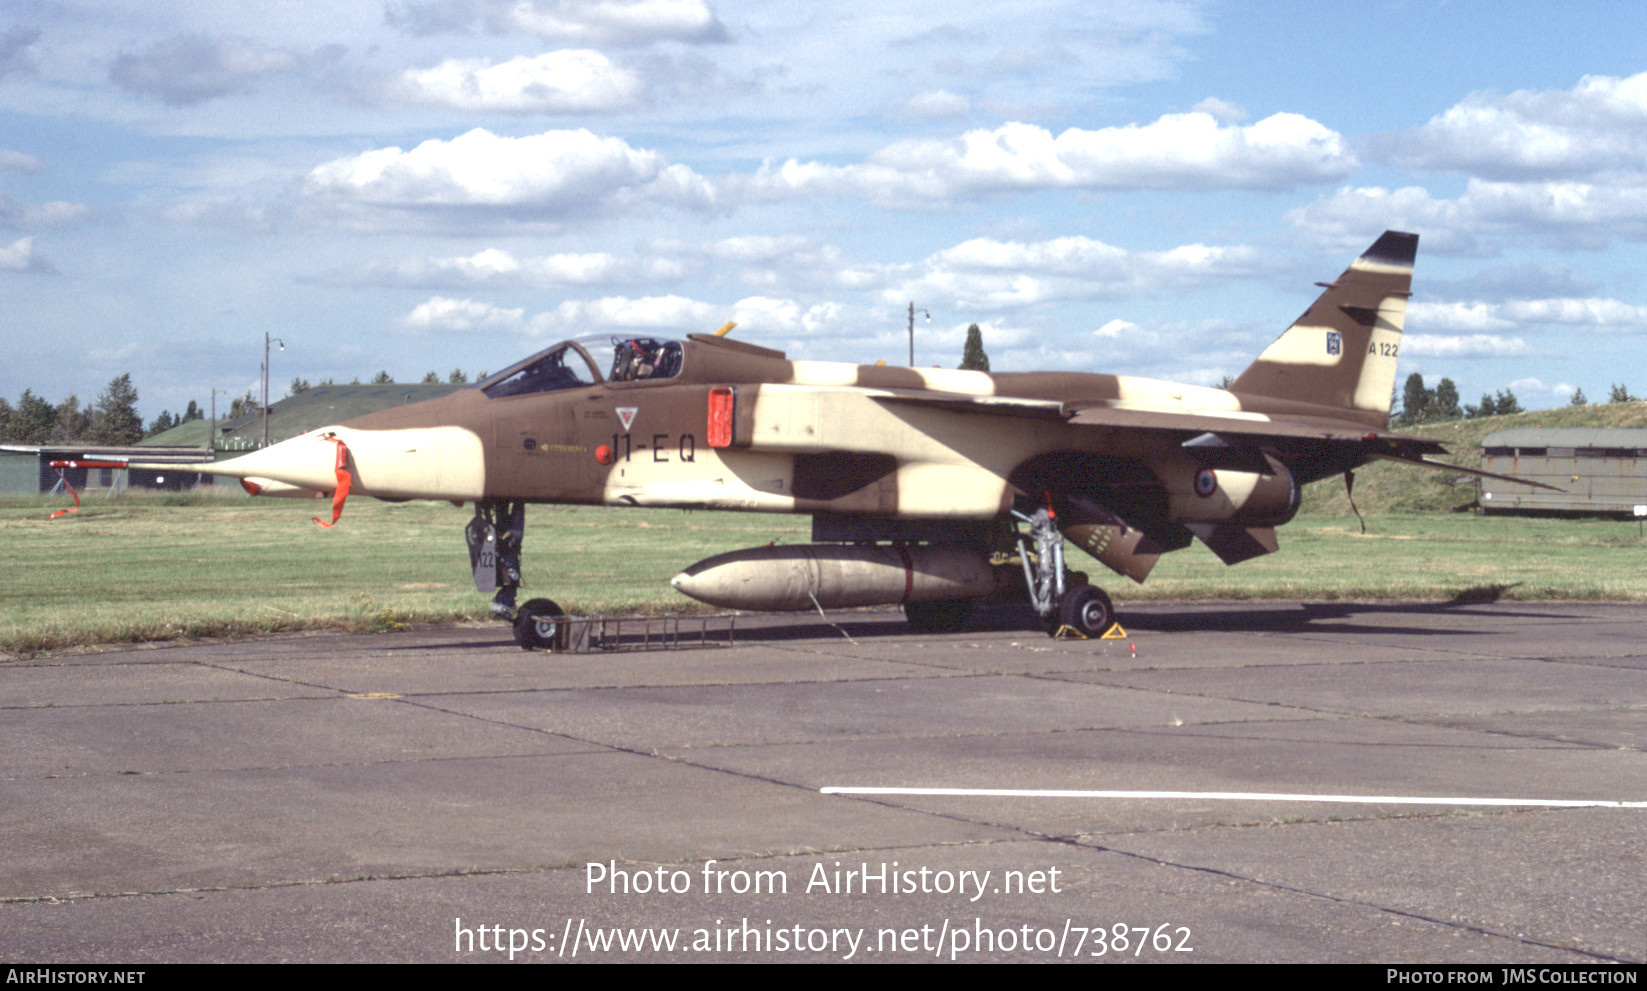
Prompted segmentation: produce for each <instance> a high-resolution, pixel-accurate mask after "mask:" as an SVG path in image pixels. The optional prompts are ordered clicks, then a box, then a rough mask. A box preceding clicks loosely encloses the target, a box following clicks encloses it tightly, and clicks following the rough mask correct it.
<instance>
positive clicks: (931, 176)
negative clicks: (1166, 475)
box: [0, 0, 1647, 417]
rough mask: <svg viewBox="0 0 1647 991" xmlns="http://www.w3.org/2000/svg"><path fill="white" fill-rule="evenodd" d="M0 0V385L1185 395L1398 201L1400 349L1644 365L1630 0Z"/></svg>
mask: <svg viewBox="0 0 1647 991" xmlns="http://www.w3.org/2000/svg"><path fill="white" fill-rule="evenodd" d="M961 6H962V5H958V4H954V3H953V2H943V3H939V2H911V3H888V2H885V0H881V2H875V3H869V2H853V0H846V2H836V3H830V4H817V3H802V2H762V3H734V2H715V0H388V2H385V0H371V2H355V3H349V2H340V0H328V2H325V3H301V2H293V3H280V4H271V3H236V2H226V0H211V2H207V0H193V2H186V0H98V2H95V3H93V2H89V0H87V2H80V3H76V2H55V3H42V2H29V0H13V2H10V3H7V4H6V5H4V6H3V7H0V300H3V301H4V306H3V309H0V313H3V316H0V321H3V322H0V328H3V329H0V337H3V340H4V351H3V354H4V360H3V361H0V395H4V396H5V397H7V398H8V399H11V400H13V401H15V400H16V398H17V396H18V395H19V394H20V393H21V392H22V391H23V389H24V388H25V387H32V388H33V389H35V391H36V392H38V393H41V394H42V395H44V396H46V397H47V398H48V399H50V400H52V401H54V402H56V401H59V400H61V399H62V398H64V397H65V396H67V395H69V394H70V393H75V394H78V395H79V396H80V398H81V399H82V401H90V400H92V399H94V398H95V397H96V395H97V393H98V392H99V391H100V390H101V389H102V388H103V386H104V385H105V384H106V383H107V382H108V381H109V380H110V379H111V378H113V377H114V376H116V375H118V374H121V373H123V372H130V373H131V374H132V376H133V380H134V382H135V384H136V385H137V388H138V390H139V392H140V393H141V395H142V402H141V404H140V406H141V408H142V411H143V412H144V414H145V416H146V417H153V416H155V415H156V414H158V413H159V412H160V410H161V409H162V408H168V409H171V410H173V411H174V412H176V411H178V410H180V409H181V408H182V407H183V406H184V405H185V404H186V403H187V402H188V401H189V400H190V399H194V400H197V401H199V402H201V403H202V404H205V403H206V401H207V399H208V396H209V390H210V389H212V388H217V389H220V390H227V391H230V392H233V393H237V394H238V393H241V392H244V391H246V390H248V389H255V388H256V387H257V384H258V367H259V362H260V361H261V358H262V349H261V345H262V339H263V335H264V334H265V333H270V334H273V335H274V336H276V337H278V338H280V339H282V340H283V341H285V343H286V345H287V349H286V350H285V351H284V352H279V353H277V354H276V355H275V358H274V361H273V363H272V364H273V368H272V372H271V382H272V383H275V388H274V391H275V392H276V393H277V394H279V393H283V392H284V387H285V384H286V383H288V382H290V381H291V380H292V379H293V378H295V377H303V378H307V379H309V380H310V381H319V380H321V379H324V378H332V379H335V380H337V381H349V380H350V379H353V378H356V377H359V378H361V379H363V380H364V379H367V378H370V377H371V376H372V375H373V374H374V373H376V372H377V371H378V370H379V369H384V370H387V371H389V372H390V373H391V374H392V375H393V376H394V377H395V378H396V379H397V380H399V381H416V380H418V379H419V378H421V377H422V376H423V374H424V373H425V372H427V371H430V370H434V371H436V372H438V373H439V374H440V375H441V376H442V377H444V376H445V375H446V374H447V373H448V372H449V371H451V370H452V369H453V368H454V367H458V368H462V369H464V370H466V371H467V372H469V373H470V374H471V375H473V374H474V373H476V372H478V371H481V370H496V369H498V368H500V367H502V366H504V365H506V364H508V363H509V362H511V361H512V360H513V359H515V358H517V357H519V356H521V355H524V354H526V353H528V352H530V351H532V350H535V349H537V348H540V347H543V346H545V345H547V344H548V343H551V342H552V341H554V340H558V339H560V338H562V337H568V336H576V335H580V334H586V333H608V332H609V333H613V334H628V333H634V332H642V333H648V334H659V335H661V334H683V333H686V332H690V331H708V330H713V329H715V328H716V327H718V326H720V324H722V323H724V322H725V321H727V320H736V321H738V323H739V328H738V330H737V331H736V332H735V333H736V334H737V335H738V336H740V337H742V338H744V339H747V340H751V341H756V342H759V343H762V344H767V345H770V346H774V347H780V348H784V349H786V350H788V351H789V352H790V354H791V356H793V357H806V358H817V359H829V360H845V361H862V362H873V361H876V360H880V359H886V360H888V361H889V362H893V363H897V362H900V361H902V360H903V359H904V355H905V347H906V345H905V343H904V341H905V336H904V335H905V323H904V321H905V318H906V314H907V307H908V305H909V303H910V302H911V301H913V302H914V303H915V305H916V306H917V307H919V308H921V309H922V310H924V311H926V312H929V313H930V314H931V316H932V321H931V323H930V324H928V323H925V322H924V321H923V322H920V323H919V325H918V328H917V330H918V335H919V338H918V343H917V361H918V362H919V363H921V364H928V365H930V364H942V365H946V366H953V365H954V364H955V363H956V362H957V361H958V360H959V356H960V353H961V342H962V338H963V335H964V332H965V328H966V326H967V325H968V324H969V323H974V322H976V323H978V324H980V325H981V326H982V327H983V328H984V340H985V347H986V349H987V350H988V351H989V353H990V355H991V358H992V360H993V362H994V367H995V368H996V369H997V370H1034V369H1051V368H1060V369H1077V370H1084V371H1107V372H1124V373H1130V374H1138V375H1150V376H1156V377H1161V378H1170V379H1176V380H1180V381H1189V382H1195V383H1202V384H1211V383H1215V382H1216V381H1217V380H1218V379H1219V378H1220V377H1221V376H1223V375H1226V374H1230V375H1233V374H1236V373H1238V372H1239V371H1240V370H1241V369H1242V368H1243V367H1245V365H1246V364H1247V363H1248V362H1249V361H1250V360H1251V359H1252V357H1253V356H1255V355H1256V354H1257V353H1258V352H1259V351H1260V350H1262V348H1263V347H1264V345H1265V344H1267V343H1268V342H1269V341H1270V340H1271V339H1272V338H1273V337H1274V336H1276V335H1277V334H1278V333H1279V332H1280V331H1281V330H1282V329H1283V328H1284V327H1285V326H1286V324H1287V323H1289V322H1290V321H1291V320H1292V318H1293V317H1295V316H1297V314H1298V313H1299V312H1301V311H1302V310H1303V309H1304V307H1305V306H1306V305H1307V303H1308V302H1309V300H1310V299H1311V298H1313V296H1314V294H1315V292H1316V291H1317V290H1316V289H1315V288H1314V287H1313V285H1312V283H1314V282H1316V281H1324V280H1327V279H1330V278H1331V277H1333V276H1335V275H1337V274H1338V272H1340V271H1341V270H1342V269H1343V268H1344V266H1345V265H1346V264H1347V263H1348V261H1349V260H1350V259H1351V258H1353V257H1354V255H1355V254H1357V253H1358V252H1359V251H1360V250H1361V249H1362V248H1364V247H1365V246H1366V245H1368V244H1370V243H1371V242H1372V241H1373V239H1375V238H1376V237H1377V236H1378V234H1379V233H1381V232H1382V231H1383V230H1385V229H1387V228H1393V229H1398V230H1410V231H1416V232H1418V233H1419V234H1420V235H1421V237H1422V240H1421V242H1420V247H1419V261H1418V272H1417V276H1416V278H1415V282H1414V290H1415V296H1414V299H1413V305H1412V308H1411V310H1410V312H1409V317H1408V326H1407V332H1408V335H1409V336H1408V342H1407V345H1406V347H1404V349H1403V357H1402V369H1401V375H1402V377H1403V378H1404V377H1405V376H1406V375H1407V374H1408V373H1409V372H1412V371H1418V372H1421V373H1423V374H1424V375H1425V376H1426V379H1427V381H1428V382H1429V384H1431V385H1432V386H1433V385H1434V384H1435V383H1436V382H1437V381H1438V380H1439V379H1440V377H1442V376H1448V377H1451V378H1452V379H1453V380H1454V381H1455V382H1457V383H1458V385H1459V388H1460V391H1461V393H1462V394H1463V396H1464V397H1465V398H1466V400H1468V401H1473V400H1474V398H1475V397H1478V396H1480V395H1481V394H1482V393H1483V392H1489V391H1496V390H1498V389H1502V388H1506V387H1510V388H1513V389H1514V391H1515V392H1516V394H1517V395H1518V396H1519V397H1520V398H1521V400H1522V403H1523V405H1526V406H1529V407H1541V406H1551V405H1559V404H1563V403H1565V402H1567V400H1568V399H1569V397H1570V396H1571V393H1572V391H1573V389H1575V388H1582V389H1583V390H1584V392H1585V393H1586V395H1587V396H1588V397H1589V398H1590V399H1592V400H1600V399H1604V398H1605V397H1606V394H1607V391H1608V387H1609V386H1610V385H1611V384H1612V383H1615V382H1622V383H1624V384H1626V385H1627V386H1629V387H1630V389H1631V390H1632V392H1635V393H1637V394H1642V393H1647V363H1644V362H1642V361H1641V360H1640V358H1639V355H1640V352H1641V343H1642V341H1643V339H1644V335H1647V284H1644V279H1643V276H1642V271H1643V262H1644V258H1643V250H1642V248H1643V242H1644V241H1647V30H1644V28H1647V9H1644V8H1642V7H1640V6H1638V5H1633V4H1621V3H1612V2H1607V3H1601V2H1596V3H1564V4H1548V5H1545V4H1533V3H1526V4H1502V3H1473V2H1462V3H1460V2H1453V3H1439V2H1397V3H1366V4H1358V5H1328V4H1319V3H1258V2H1231V0H1225V2H1219V0H1206V2H1194V0H1177V2H1129V0H1109V2H1106V3H1104V4H1091V3H1056V2H1035V3H995V4H991V5H988V6H987V7H981V8H977V9H974V10H962V9H960V8H961Z"/></svg>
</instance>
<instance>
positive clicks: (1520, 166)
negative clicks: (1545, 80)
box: [1396, 72, 1647, 179]
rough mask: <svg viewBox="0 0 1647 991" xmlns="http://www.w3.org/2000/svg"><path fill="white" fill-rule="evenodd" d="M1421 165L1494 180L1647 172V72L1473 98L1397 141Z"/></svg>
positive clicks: (1403, 155) (1401, 152) (1410, 161)
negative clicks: (1565, 86) (1564, 86)
mask: <svg viewBox="0 0 1647 991" xmlns="http://www.w3.org/2000/svg"><path fill="white" fill-rule="evenodd" d="M1396 148H1397V154H1398V157H1399V158H1400V159H1401V160H1402V161H1403V162H1404V164H1407V165H1410V166H1415V167H1418V168H1430V169H1448V170H1457V171H1463V172H1468V173H1470V174H1472V175H1477V176H1481V177H1484V178H1490V179H1534V178H1543V179H1554V178H1580V177H1593V176H1596V175H1598V174H1602V173H1608V172H1615V171H1623V172H1628V173H1636V174H1640V173H1641V172H1642V171H1643V170H1644V168H1647V72H1644V73H1639V74H1637V75H1634V76H1628V77H1625V78H1619V77H1615V76H1585V77H1584V78H1583V79H1582V80H1580V81H1579V83H1578V85H1576V86H1574V87H1573V88H1572V89H1570V90H1545V91H1529V90H1517V91H1516V92H1513V93H1509V94H1501V93H1473V94H1471V95H1470V96H1469V97H1467V98H1466V99H1464V100H1462V101H1461V102H1459V103H1458V104H1456V105H1455V106H1452V107H1450V108H1448V109H1447V110H1446V111H1444V112H1443V113H1441V114H1438V115H1436V116H1435V117H1432V118H1431V119H1430V120H1429V122H1428V123H1426V124H1424V125H1423V126H1421V127H1419V128H1417V129H1415V130H1414V131H1413V132H1411V133H1410V134H1408V135H1406V136H1404V137H1402V138H1399V139H1397V141H1396Z"/></svg>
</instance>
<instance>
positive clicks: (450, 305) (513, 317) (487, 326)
mask: <svg viewBox="0 0 1647 991" xmlns="http://www.w3.org/2000/svg"><path fill="white" fill-rule="evenodd" d="M525 315H526V311H525V310H523V309H513V310H505V309H502V308H500V307H497V306H493V305H492V304H490V303H478V302H476V301H474V300H472V299H451V298H448V297H446V296H435V297H432V298H431V299H429V300H427V301H426V302H423V303H419V304H418V305H417V307H416V308H414V309H413V310H412V312H410V313H408V314H406V317H405V318H404V320H403V322H404V323H405V324H406V326H407V327H410V328H411V329H413V330H416V331H424V332H433V331H472V330H507V331H516V330H519V329H521V326H522V324H523V322H524V318H525Z"/></svg>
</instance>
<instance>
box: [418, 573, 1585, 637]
mask: <svg viewBox="0 0 1647 991" xmlns="http://www.w3.org/2000/svg"><path fill="white" fill-rule="evenodd" d="M1514 587H1515V586H1514V585H1479V586H1474V587H1472V588H1468V589H1465V590H1463V591H1461V592H1459V593H1458V594H1457V595H1455V596H1454V597H1453V598H1451V599H1449V600H1447V601H1444V602H1299V603H1291V602H1289V603H1266V604H1252V603H1234V602H1212V603H1165V602H1145V603H1138V604H1135V605H1133V606H1132V607H1131V608H1127V607H1123V609H1122V612H1121V616H1120V620H1121V625H1122V626H1123V628H1124V629H1126V630H1128V631H1148V632H1151V633H1279V634H1286V633H1323V632H1332V633H1381V634H1391V633H1398V634H1421V635H1443V636H1445V635H1460V634H1462V635H1471V636H1474V635H1479V633H1480V630H1479V629H1475V628H1471V629H1459V628H1444V627H1437V626H1432V625H1429V624H1423V625H1409V624H1405V623H1402V622H1401V617H1406V616H1411V617H1418V616H1438V615H1448V614H1459V615H1472V614H1474V615H1481V614H1480V613H1474V612H1473V609H1472V607H1476V606H1488V605H1496V604H1497V603H1498V602H1499V600H1500V599H1501V598H1502V597H1503V596H1504V594H1505V593H1507V592H1508V591H1510V590H1511V589H1512V588H1514ZM1492 615H1493V616H1495V617H1500V618H1505V619H1509V618H1516V619H1558V618H1567V617H1566V616H1565V614H1563V615H1560V616H1558V615H1557V614H1554V613H1550V612H1548V611H1544V610H1540V609H1539V608H1538V606H1537V604H1536V603H1521V604H1519V605H1518V606H1516V607H1515V608H1505V607H1498V608H1495V609H1494V610H1493V612H1492ZM735 627H736V629H735V633H734V635H733V636H732V638H731V643H732V644H738V643H766V644H771V643H785V642H792V641H800V640H816V639H819V638H825V639H829V638H837V637H839V638H842V639H851V640H882V639H887V638H892V637H902V636H909V635H910V632H911V631H910V629H909V627H908V625H907V624H906V623H904V622H903V617H902V615H901V614H899V613H897V612H895V611H892V610H886V609H882V610H877V611H864V610H846V611H835V612H831V613H828V614H827V615H826V616H823V617H820V616H816V615H809V614H804V613H795V614H790V615H789V616H785V617H781V618H780V617H779V616H777V615H774V614H757V615H743V616H738V617H736V620H735ZM1041 629H1042V623H1041V620H1040V618H1039V617H1038V616H1037V615H1036V614H1035V611H1034V610H1033V609H1031V608H1030V607H1029V606H1028V605H1025V604H1003V605H990V606H980V607H979V608H978V609H977V610H976V612H974V614H973V619H972V623H971V626H970V628H969V632H973V633H1013V632H1020V631H1021V632H1024V633H1030V632H1038V631H1040V630H1041ZM965 635H966V634H965V633H957V634H940V636H955V637H964V636H965ZM641 640H642V638H641V636H640V635H635V634H628V635H624V636H623V637H621V638H620V639H614V640H613V642H611V643H610V644H609V649H619V650H637V649H644V647H645V645H643V643H642V642H641ZM505 644H507V645H509V646H514V641H513V639H512V638H511V637H510V636H509V635H508V633H507V631H506V630H500V631H499V636H496V637H492V636H488V635H486V634H481V633H477V635H476V637H475V638H474V639H472V640H467V641H462V642H452V641H444V642H441V643H435V644H407V645H404V646H397V647H394V648H391V649H393V650H397V651H398V650H404V651H421V650H441V651H450V650H462V649H465V648H473V649H487V648H494V647H499V646H504V645H505ZM718 645H720V646H725V645H727V644H725V643H722V644H718ZM696 646H697V644H694V643H682V644H680V645H679V649H691V648H694V647H696ZM710 646H717V644H710ZM652 649H655V650H665V649H670V648H669V647H667V646H665V645H655V646H653V647H652ZM596 652H597V653H599V652H602V651H600V650H597V651H596Z"/></svg>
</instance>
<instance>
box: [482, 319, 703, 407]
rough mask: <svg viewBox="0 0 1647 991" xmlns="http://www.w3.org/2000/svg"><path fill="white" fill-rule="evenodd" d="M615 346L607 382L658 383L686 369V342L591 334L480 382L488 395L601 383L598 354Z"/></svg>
mask: <svg viewBox="0 0 1647 991" xmlns="http://www.w3.org/2000/svg"><path fill="white" fill-rule="evenodd" d="M608 348H610V349H611V353H612V364H611V367H610V371H608V373H607V375H606V378H605V381H608V382H653V381H659V380H662V379H671V378H674V377H675V376H677V375H679V374H680V373H681V362H682V359H683V357H684V351H683V350H682V348H681V342H680V341H676V340H669V339H666V338H655V337H613V336H609V335H600V336H594V335H590V336H585V337H578V338H574V339H572V340H570V341H562V342H561V343H559V344H556V345H555V346H554V347H552V348H549V349H547V350H544V351H539V352H538V353H537V354H534V355H532V356H531V357H530V358H527V359H525V360H524V361H520V362H516V363H515V364H513V365H511V366H509V367H508V368H506V369H504V370H503V371H501V372H498V373H497V374H496V375H493V376H491V377H490V378H488V379H486V380H485V381H483V382H481V383H479V384H478V385H477V386H476V388H477V389H479V390H481V391H482V392H484V393H486V395H487V396H489V397H491V398H493V399H498V398H501V397H503V396H524V395H529V394H531V393H536V392H556V391H558V390H561V389H576V388H580V387H584V386H591V385H596V384H598V383H599V382H601V381H602V378H601V374H600V371H599V369H600V362H599V361H597V360H596V358H595V357H594V356H595V355H596V354H599V353H601V352H602V351H604V350H606V349H608Z"/></svg>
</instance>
